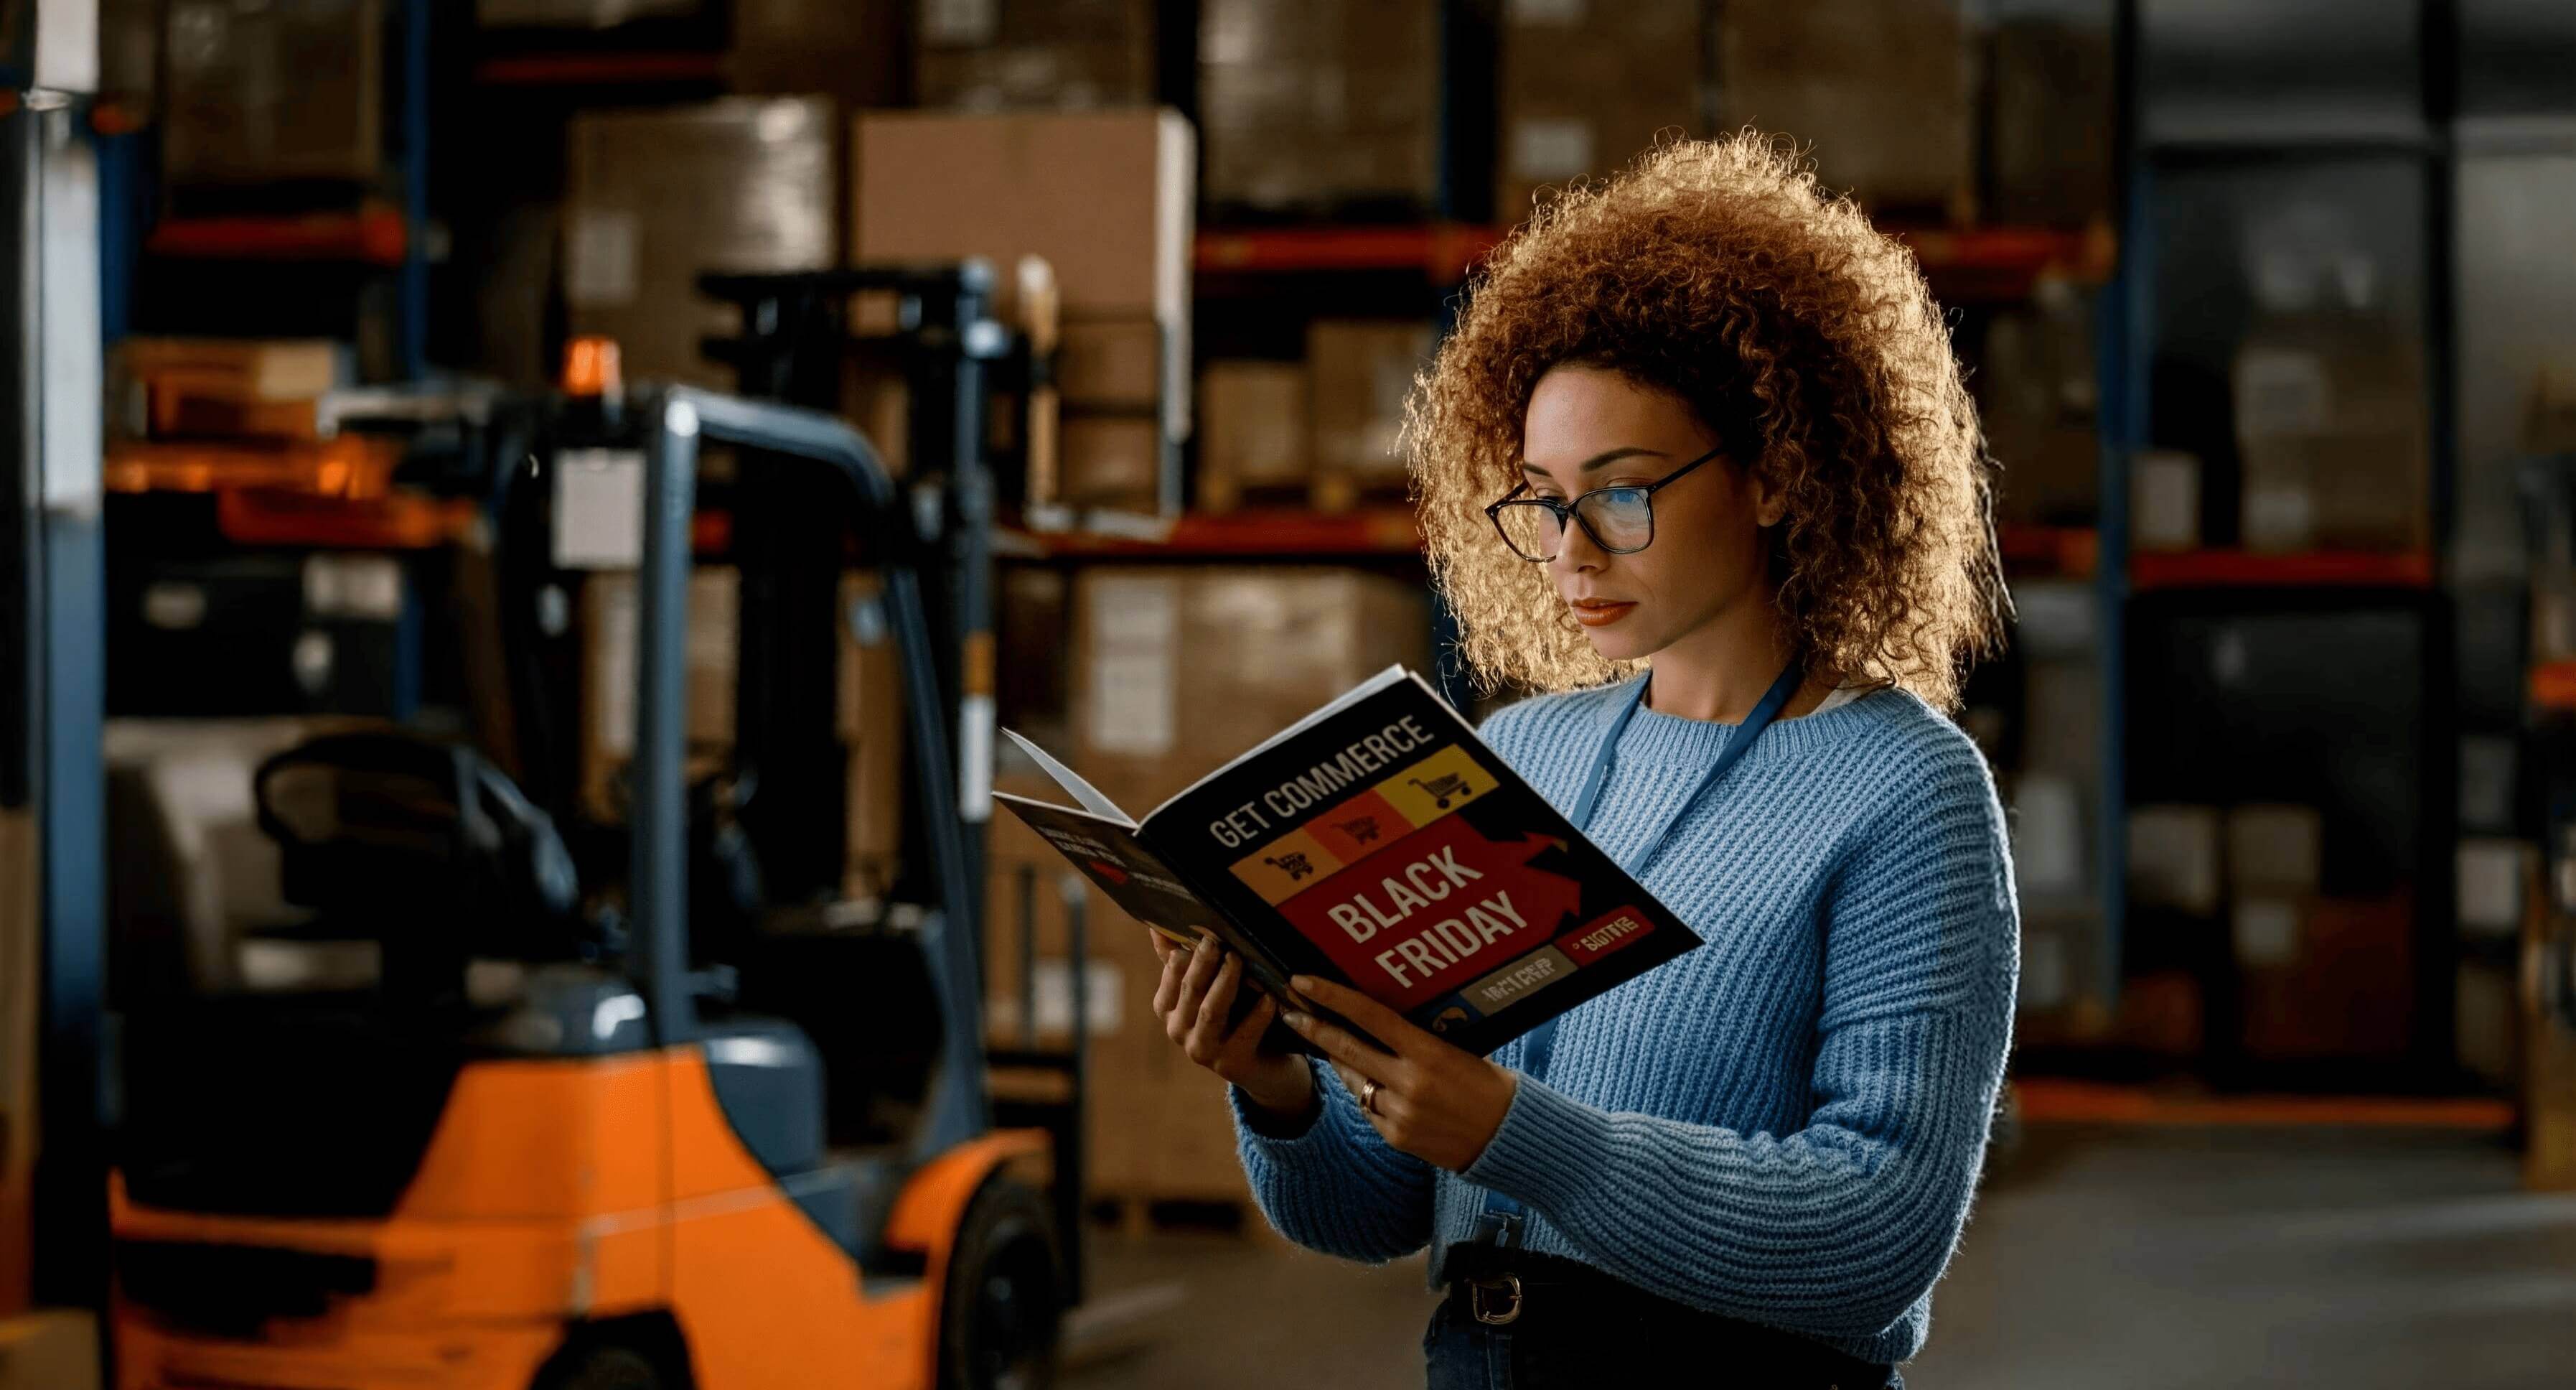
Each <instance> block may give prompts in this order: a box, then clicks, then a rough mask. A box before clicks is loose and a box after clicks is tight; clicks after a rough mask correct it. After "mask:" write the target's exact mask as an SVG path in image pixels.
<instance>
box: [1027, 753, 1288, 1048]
mask: <svg viewBox="0 0 2576 1390" xmlns="http://www.w3.org/2000/svg"><path fill="white" fill-rule="evenodd" d="M1015 737H1016V736H1015ZM993 800H994V801H995V802H996V803H998V804H1000V805H1002V806H1004V807H1007V808H1008V809H1009V810H1010V812H1011V813H1012V814H1013V815H1015V816H1018V817H1019V818H1020V819H1021V820H1022V821H1023V822H1025V823H1026V824H1027V825H1028V827H1029V828H1030V829H1031V830H1034V831H1036V832H1037V833H1038V835H1039V836H1040V837H1041V838H1042V839H1044V840H1045V841H1046V842H1047V843H1048V844H1050V845H1053V846H1054V847H1055V849H1056V852H1057V853H1059V854H1062V855H1063V856H1064V857H1065V859H1066V860H1067V861H1069V862H1070V863H1071V864H1072V865H1073V866H1074V867H1075V868H1076V869H1079V870H1081V871H1082V875H1083V877H1085V878H1088V879H1090V880H1091V881H1092V882H1093V883H1095V884H1097V885H1099V888H1100V891H1101V892H1103V893H1105V894H1107V895H1108V896H1109V899H1110V901H1112V902H1114V903H1116V904H1118V906H1119V907H1120V908H1122V909H1123V910H1125V912H1126V913H1127V915H1128V916H1130V917H1133V918H1135V919H1136V920H1137V921H1138V922H1140V923H1143V924H1144V925H1145V926H1147V927H1150V928H1152V929H1153V930H1155V931H1157V932H1160V933H1162V934H1163V935H1164V936H1166V937H1168V938H1170V939H1171V940H1173V941H1176V942H1178V943H1180V944H1181V945H1184V946H1195V945H1197V944H1198V942H1199V940H1200V939H1201V938H1202V937H1203V936H1206V935H1208V934H1211V933H1213V934H1214V935H1215V936H1216V937H1217V939H1218V940H1220V941H1222V942H1224V943H1225V944H1226V946H1227V947H1228V948H1230V949H1231V950H1233V951H1234V952H1235V953H1236V954H1238V955H1241V956H1243V957H1244V958H1245V959H1244V964H1245V968H1246V969H1247V971H1248V972H1249V973H1250V975H1251V977H1252V980H1253V983H1254V984H1256V985H1258V986H1260V987H1261V988H1263V989H1267V990H1269V991H1271V992H1272V993H1274V994H1278V995H1280V996H1281V997H1282V998H1285V997H1287V994H1288V983H1287V975H1288V973H1289V972H1288V971H1286V970H1284V969H1282V968H1281V966H1280V964H1279V962H1278V960H1277V959H1276V957H1275V956H1273V955H1272V954H1271V953H1270V952H1269V951H1268V950H1267V949H1266V948H1264V947H1263V945H1262V944H1261V943H1259V942H1257V941H1254V940H1252V939H1250V938H1249V937H1247V936H1246V935H1245V934H1244V933H1243V932H1241V931H1240V930H1238V929H1236V928H1235V927H1234V925H1233V924H1231V923H1229V922H1227V921H1226V920H1225V918H1224V915H1223V913H1222V911H1221V910H1220V909H1218V908H1217V907H1215V906H1214V905H1212V904H1210V903H1208V902H1207V901H1205V900H1204V899H1202V898H1201V897H1200V896H1199V895H1198V894H1197V893H1196V892H1194V891H1192V890H1191V888H1190V886H1189V884H1188V883H1186V882H1184V881H1183V880H1182V878H1181V876H1180V875H1179V874H1176V873H1174V872H1172V870H1171V867H1170V866H1169V865H1167V864H1165V863H1164V862H1163V861H1162V860H1161V859H1160V858H1158V857H1156V855H1155V854H1154V851H1153V850H1152V849H1151V848H1149V847H1148V846H1147V845H1146V844H1145V842H1144V841H1143V840H1141V839H1140V838H1138V836H1137V833H1136V828H1135V827H1134V826H1132V825H1129V824H1128V823H1127V821H1126V818H1125V817H1123V816H1117V815H1115V814H1114V812H1115V811H1116V808H1115V807H1112V808H1111V811H1112V813H1113V814H1111V815H1100V814H1096V813H1093V812H1090V811H1077V810H1074V809H1072V808H1070V807H1066V806H1052V805H1049V804H1047V803H1046V802H1043V801H1032V800H1030V799H1029V798H1027V797H1025V796H1014V795H1012V794H1011V793H1009V792H995V793H994V794H993ZM1244 1002H1245V1005H1246V1006H1248V1005H1249V1003H1250V997H1249V995H1247V996H1246V999H1245V1001H1244Z"/></svg>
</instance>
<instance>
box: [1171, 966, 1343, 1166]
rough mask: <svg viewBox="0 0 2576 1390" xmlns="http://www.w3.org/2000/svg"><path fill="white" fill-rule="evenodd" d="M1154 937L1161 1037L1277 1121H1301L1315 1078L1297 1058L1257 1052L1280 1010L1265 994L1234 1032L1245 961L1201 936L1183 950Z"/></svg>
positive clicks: (1267, 1050)
mask: <svg viewBox="0 0 2576 1390" xmlns="http://www.w3.org/2000/svg"><path fill="white" fill-rule="evenodd" d="M1153 936H1154V951H1155V954H1157V955H1159V956H1161V957H1162V958H1163V979H1162V982H1161V983H1160V984H1159V985H1157V986H1155V989H1154V1013H1155V1016H1156V1017H1158V1018H1160V1019H1162V1020H1163V1032H1164V1034H1165V1035H1166V1036H1168V1037H1170V1038H1171V1040H1172V1041H1173V1042H1174V1043H1176V1044H1178V1045H1179V1046H1180V1049H1181V1051H1182V1052H1184V1053H1186V1054H1188V1056H1189V1059H1190V1060H1191V1061H1193V1062H1196V1063H1198V1064H1199V1065H1200V1066H1203V1067H1205V1068H1207V1069H1208V1070H1209V1071H1212V1072H1215V1073H1216V1074H1217V1075H1219V1076H1221V1077H1224V1078H1225V1079H1226V1080H1227V1081H1229V1082H1231V1083H1233V1084H1234V1085H1235V1086H1236V1087H1237V1088H1238V1089H1240V1090H1241V1091H1242V1092H1243V1093H1244V1094H1245V1095H1246V1096H1249V1097H1251V1099H1252V1103H1253V1104H1255V1105H1257V1106H1259V1107H1260V1108H1261V1109H1262V1110H1264V1111H1266V1112H1268V1113H1269V1114H1270V1115H1271V1116H1272V1117H1273V1118H1276V1119H1279V1120H1282V1121H1296V1120H1302V1119H1303V1118H1305V1117H1306V1116H1307V1115H1308V1114H1309V1113H1310V1112H1311V1111H1312V1110H1313V1109H1314V1105H1315V1073H1314V1069H1313V1068H1311V1067H1309V1066H1308V1065H1307V1064H1306V1059H1305V1058H1304V1057H1301V1056H1299V1055H1298V1054H1296V1053H1294V1052H1283V1051H1275V1050H1273V1049H1270V1048H1266V1047H1263V1046H1262V1045H1261V1040H1262V1038H1263V1037H1264V1036H1265V1035H1267V1033H1268V1032H1269V1030H1270V1023H1271V1020H1273V1019H1275V1018H1277V1017H1278V1016H1279V1005H1278V1002H1277V1001H1276V1000H1273V999H1272V998H1270V996H1268V995H1266V994H1265V995H1263V996H1262V997H1261V1000H1260V1002H1258V1003H1256V1004H1254V1005H1253V1006H1252V1008H1251V1010H1250V1011H1249V1012H1247V1013H1245V1014H1244V1016H1243V1021H1242V1022H1241V1023H1238V1024H1236V1025H1235V1026H1234V1027H1232V1028H1230V1029H1229V1028H1228V1027H1226V1019H1227V1017H1228V1016H1229V1015H1231V1014H1232V1013H1233V1012H1234V998H1235V994H1236V992H1237V991H1238V990H1239V989H1241V988H1242V985H1243V958H1242V957H1241V956H1237V955H1235V954H1233V953H1232V952H1230V951H1227V950H1226V949H1225V948H1224V947H1223V946H1220V945H1218V944H1217V941H1216V938H1215V937H1212V936H1210V937H1201V938H1200V939H1199V944H1198V945H1197V946H1195V947H1190V946H1182V945H1179V944H1178V943H1176V942H1173V941H1172V940H1171V939H1169V938H1167V937H1165V936H1164V935H1163V934H1162V933H1160V932H1156V933H1154V934H1153Z"/></svg>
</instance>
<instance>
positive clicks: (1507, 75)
mask: <svg viewBox="0 0 2576 1390" xmlns="http://www.w3.org/2000/svg"><path fill="white" fill-rule="evenodd" d="M1702 8H1703V7H1702V6H1701V4H1700V3H1699V0H1621V3H1618V4H1603V5H1597V6H1596V5H1595V4H1593V3H1592V0H1511V3H1509V4H1507V5H1505V6H1504V7H1503V30H1502V45H1501V47H1502V52H1501V73H1500V78H1499V81H1498V85H1499V87H1500V88H1501V98H1502V128H1501V132H1500V138H1499V139H1498V140H1497V142H1496V144H1497V148H1496V150H1495V152H1494V153H1495V161H1496V169H1495V173H1494V189H1495V192H1494V214H1495V216H1496V217H1497V218H1499V219H1500V220H1501V221H1503V222H1506V223H1510V222H1517V221H1519V220H1520V219H1521V218H1522V217H1523V216H1525V215H1526V214H1527V213H1528V212H1529V210H1530V207H1531V204H1532V203H1533V202H1534V201H1535V200H1536V199H1537V198H1538V197H1540V196H1541V195H1542V192H1543V190H1545V189H1547V188H1549V187H1551V186H1556V185H1562V184H1565V183H1567V182H1569V181H1572V180H1576V179H1581V178H1583V177H1585V176H1587V175H1592V174H1606V173H1609V172H1611V171H1612V170H1615V169H1617V168H1618V167H1619V166H1620V165H1622V164H1624V163H1626V162H1627V161H1628V160H1629V159H1631V158H1633V157H1634V156H1635V155H1636V154H1637V153H1638V152H1640V151H1642V150H1644V149H1645V148H1646V147H1647V146H1648V145H1649V144H1650V143H1652V142H1653V140H1654V138H1655V136H1656V134H1657V133H1658V132H1660V131H1664V130H1678V131H1680V132H1682V133H1684V134H1693V135H1695V134H1698V133H1699V132H1700V131H1701V130H1702V129H1703V127H1704V126H1705V124H1706V122H1705V120H1704V118H1703V115H1702V111H1701V87H1702V83H1703V79H1704V78H1705V76H1706V72H1705V68H1706V57H1707V53H1708V42H1707V36H1706V35H1705V34H1704V33H1703V32H1702V29H1701V26H1702V14H1701V11H1702Z"/></svg>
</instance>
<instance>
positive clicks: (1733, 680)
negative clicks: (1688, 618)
mask: <svg viewBox="0 0 2576 1390" xmlns="http://www.w3.org/2000/svg"><path fill="white" fill-rule="evenodd" d="M1789 650H1790V649H1789V638H1788V634H1787V633H1785V632H1784V631H1782V630H1781V626H1780V619H1779V616H1778V615H1777V614H1775V613H1773V612H1771V611H1770V610H1769V609H1768V608H1767V607H1765V606H1763V605H1759V604H1749V603H1748V604H1740V605H1737V606H1736V608H1735V610H1734V611H1730V612H1726V613H1721V614H1719V615H1717V616H1716V617H1715V618H1712V619H1710V620H1709V621H1708V622H1707V623H1705V624H1703V625H1702V626H1700V627H1699V628H1697V629H1695V630H1693V631H1691V632H1688V633H1685V634H1684V635H1683V636H1682V637H1681V639H1680V640H1679V641H1676V642H1674V643H1673V644H1672V645H1671V646H1668V647H1666V648H1664V649H1663V650H1662V651H1659V652H1657V653H1655V655H1654V679H1653V680H1652V681H1651V682H1649V683H1648V685H1647V687H1646V708H1648V709H1651V710H1653V711H1654V712H1655V713H1657V714H1669V715H1676V716H1679V717H1680V718H1683V719H1707V720H1715V721H1717V722H1720V723H1726V724H1740V723H1742V722H1744V720H1745V718H1746V716H1748V715H1750V714H1752V713H1753V707H1754V706H1755V705H1757V704H1760V703H1761V701H1762V697H1763V695H1764V694H1765V693H1767V692H1768V691H1769V690H1770V689H1771V683H1772V682H1773V681H1775V680H1778V679H1779V678H1780V668H1781V667H1783V666H1786V665H1787V664H1788V663H1789ZM1833 689H1834V680H1833V678H1832V676H1831V673H1829V672H1814V671H1811V672H1809V673H1808V674H1807V679H1806V680H1805V681H1803V682H1801V683H1800V685H1799V688H1798V692H1797V694H1795V695H1794V696H1792V697H1791V698H1790V700H1789V703H1788V705H1787V706H1786V707H1785V708H1783V709H1782V710H1781V711H1780V717H1781V718H1783V719H1795V718H1797V717H1798V716H1799V715H1802V714H1805V713H1806V712H1808V711H1809V710H1812V709H1814V708H1815V707H1816V706H1817V705H1818V704H1821V703H1822V702H1823V701H1824V698H1825V697H1826V696H1827V695H1829V694H1832V693H1833Z"/></svg>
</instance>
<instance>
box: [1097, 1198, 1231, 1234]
mask: <svg viewBox="0 0 2576 1390" xmlns="http://www.w3.org/2000/svg"><path fill="white" fill-rule="evenodd" d="M1090 1207H1091V1220H1092V1224H1093V1225H1095V1226H1100V1227H1103V1228H1106V1229H1109V1230H1112V1231H1115V1232H1117V1233H1118V1235H1119V1236H1121V1237H1122V1238H1125V1239H1128V1240H1141V1239H1143V1238H1145V1237H1147V1236H1152V1235H1226V1236H1238V1237H1241V1238H1244V1239H1249V1240H1275V1239H1277V1238H1278V1236H1277V1233H1276V1232H1274V1231H1272V1230H1271V1228H1270V1222H1269V1219H1268V1218H1266V1217H1264V1216H1263V1215H1262V1214H1261V1209H1260V1208H1259V1207H1257V1206H1255V1205H1253V1202H1252V1198H1251V1197H1250V1196H1249V1195H1243V1196H1236V1197H1217V1196H1194V1197H1159V1196H1145V1195H1140V1194H1135V1193H1102V1194H1095V1195H1093V1197H1092V1198H1091V1203H1090Z"/></svg>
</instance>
